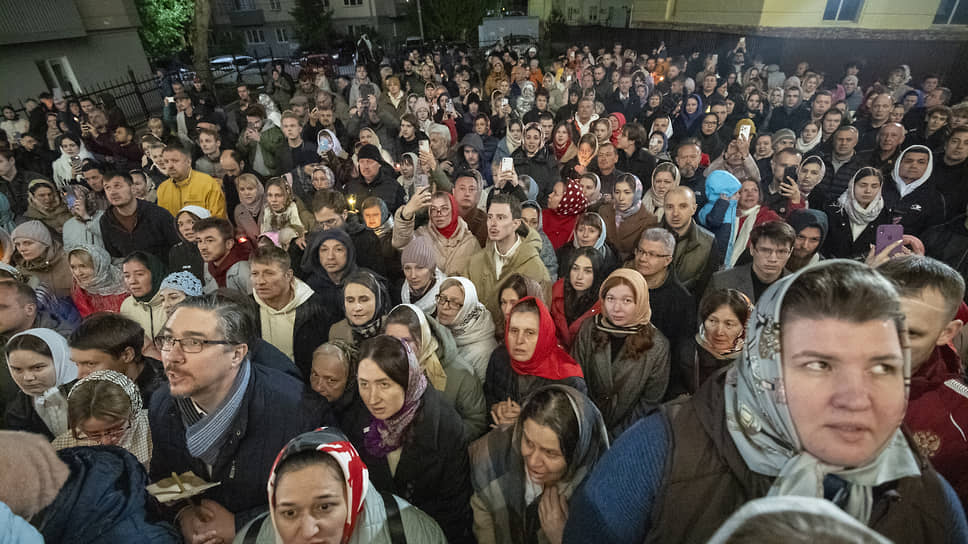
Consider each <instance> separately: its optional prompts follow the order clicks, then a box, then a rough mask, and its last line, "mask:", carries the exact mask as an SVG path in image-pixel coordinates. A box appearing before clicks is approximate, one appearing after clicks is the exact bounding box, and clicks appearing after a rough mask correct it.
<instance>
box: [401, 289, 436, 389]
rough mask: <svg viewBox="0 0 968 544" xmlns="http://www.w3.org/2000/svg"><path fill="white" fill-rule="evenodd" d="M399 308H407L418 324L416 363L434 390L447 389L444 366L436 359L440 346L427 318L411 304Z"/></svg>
mask: <svg viewBox="0 0 968 544" xmlns="http://www.w3.org/2000/svg"><path fill="white" fill-rule="evenodd" d="M400 306H404V307H406V308H409V309H410V311H411V312H413V313H414V315H416V316H417V321H419V322H420V340H419V341H420V347H419V348H418V350H417V361H418V362H419V363H420V368H422V369H423V371H424V374H425V375H426V376H427V379H428V380H429V381H430V384H431V385H433V386H434V389H436V390H437V391H443V390H444V389H446V388H447V373H446V372H444V366H443V365H442V364H440V359H438V358H437V348H439V347H440V344H439V343H438V342H437V338H435V337H434V334H433V332H432V331H431V330H430V322H429V321H427V316H426V315H424V313H423V311H421V310H420V308H418V307H416V306H414V305H413V304H401V305H400ZM398 308H399V306H398ZM391 313H392V312H391Z"/></svg>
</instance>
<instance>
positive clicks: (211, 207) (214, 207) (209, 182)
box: [158, 170, 228, 219]
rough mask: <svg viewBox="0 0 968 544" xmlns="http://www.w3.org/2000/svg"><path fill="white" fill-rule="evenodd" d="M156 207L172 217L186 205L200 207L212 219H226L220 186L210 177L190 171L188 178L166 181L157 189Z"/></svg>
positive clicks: (223, 198) (223, 195) (223, 196)
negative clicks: (207, 212) (206, 211)
mask: <svg viewBox="0 0 968 544" xmlns="http://www.w3.org/2000/svg"><path fill="white" fill-rule="evenodd" d="M158 205H159V206H161V207H162V208H164V209H166V210H168V212H169V213H171V214H172V215H177V214H178V211H179V210H181V209H182V208H184V207H185V206H188V205H195V206H201V207H203V208H205V209H206V210H208V211H209V212H211V214H212V216H214V217H222V218H226V219H227V218H228V216H227V215H226V213H225V193H223V192H222V184H221V183H220V182H219V181H218V180H217V179H215V178H213V177H212V176H210V175H208V174H205V173H202V172H199V171H197V170H192V171H191V172H190V173H189V174H188V178H187V179H184V180H182V181H179V182H177V183H176V182H175V181H174V180H172V179H171V178H168V179H166V180H165V181H164V182H162V184H161V185H160V186H159V187H158Z"/></svg>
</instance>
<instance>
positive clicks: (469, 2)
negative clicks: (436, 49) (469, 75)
mask: <svg viewBox="0 0 968 544" xmlns="http://www.w3.org/2000/svg"><path fill="white" fill-rule="evenodd" d="M492 3H493V2H491V1H488V0H420V9H421V11H422V12H423V24H424V36H426V37H427V39H436V38H438V37H443V38H444V39H445V40H468V41H471V42H473V43H477V27H478V25H480V24H481V20H482V19H483V18H484V10H485V8H486V7H487V6H488V5H490V4H492ZM409 10H410V17H411V19H413V27H414V28H418V27H419V25H418V23H417V7H416V5H415V2H410V7H409Z"/></svg>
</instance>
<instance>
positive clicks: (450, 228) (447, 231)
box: [430, 193, 460, 240]
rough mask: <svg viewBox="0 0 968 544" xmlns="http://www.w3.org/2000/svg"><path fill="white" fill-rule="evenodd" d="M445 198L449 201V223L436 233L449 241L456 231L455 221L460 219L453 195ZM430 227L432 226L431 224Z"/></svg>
mask: <svg viewBox="0 0 968 544" xmlns="http://www.w3.org/2000/svg"><path fill="white" fill-rule="evenodd" d="M447 198H449V199H450V223H448V224H447V226H446V227H444V228H442V229H437V232H439V233H440V234H442V235H443V236H444V238H447V239H448V240H450V237H451V236H453V235H454V232H456V231H457V220H458V219H460V215H458V213H457V201H456V200H454V195H452V194H450V193H447ZM430 225H431V226H433V223H431V224H430Z"/></svg>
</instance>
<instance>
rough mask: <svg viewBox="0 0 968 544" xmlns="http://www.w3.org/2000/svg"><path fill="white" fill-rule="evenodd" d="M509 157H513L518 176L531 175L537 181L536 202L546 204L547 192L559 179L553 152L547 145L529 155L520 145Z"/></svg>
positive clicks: (549, 191)
mask: <svg viewBox="0 0 968 544" xmlns="http://www.w3.org/2000/svg"><path fill="white" fill-rule="evenodd" d="M511 158H512V159H514V171H515V172H517V174H518V176H531V177H532V178H533V179H534V181H535V182H537V184H538V198H537V200H538V204H541V205H542V206H546V205H547V204H548V194H549V193H551V191H552V190H553V189H554V188H555V183H557V182H558V181H560V180H561V178H560V177H559V176H558V161H557V160H556V159H555V155H554V153H551V152H550V151H548V148H547V147H542V148H541V149H539V150H538V152H537V153H535V154H534V156H533V157H529V156H528V153H527V151H525V150H524V146H523V145H522V146H521V147H519V148H517V149H516V150H514V153H512V154H511Z"/></svg>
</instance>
